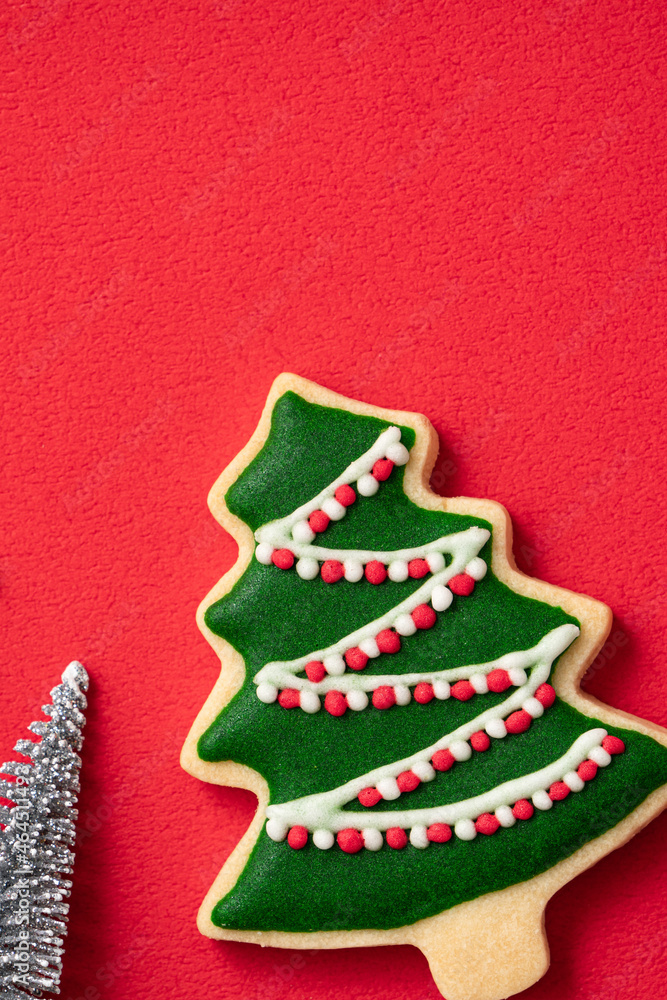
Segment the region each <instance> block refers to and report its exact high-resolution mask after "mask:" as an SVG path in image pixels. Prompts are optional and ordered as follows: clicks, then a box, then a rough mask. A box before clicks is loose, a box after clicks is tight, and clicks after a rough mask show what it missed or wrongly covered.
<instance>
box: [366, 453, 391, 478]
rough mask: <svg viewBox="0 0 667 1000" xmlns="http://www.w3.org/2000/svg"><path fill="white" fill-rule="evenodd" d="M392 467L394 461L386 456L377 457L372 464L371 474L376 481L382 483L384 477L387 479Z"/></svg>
mask: <svg viewBox="0 0 667 1000" xmlns="http://www.w3.org/2000/svg"><path fill="white" fill-rule="evenodd" d="M393 468H394V463H393V462H392V461H390V460H389V459H388V458H378V460H377V462H376V463H375V465H374V466H373V472H372V473H371V475H372V476H373V477H374V478H375V479H377V481H378V483H383V482H384V481H385V479H389V477H390V475H391V470H392V469H393Z"/></svg>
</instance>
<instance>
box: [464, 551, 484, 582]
mask: <svg viewBox="0 0 667 1000" xmlns="http://www.w3.org/2000/svg"><path fill="white" fill-rule="evenodd" d="M486 570H487V565H486V563H485V562H484V560H483V559H480V557H479V556H475V558H474V559H471V560H470V562H469V563H468V565H467V566H466V570H465V571H466V573H467V574H468V576H471V577H472V578H473V580H483V579H484V577H485V576H486Z"/></svg>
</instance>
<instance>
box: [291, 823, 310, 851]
mask: <svg viewBox="0 0 667 1000" xmlns="http://www.w3.org/2000/svg"><path fill="white" fill-rule="evenodd" d="M287 843H288V844H289V845H290V847H293V848H294V850H295V851H300V850H301V848H302V847H305V846H306V844H307V843H308V831H307V830H306V828H305V826H293V827H292V829H291V830H290V832H289V833H288V834H287Z"/></svg>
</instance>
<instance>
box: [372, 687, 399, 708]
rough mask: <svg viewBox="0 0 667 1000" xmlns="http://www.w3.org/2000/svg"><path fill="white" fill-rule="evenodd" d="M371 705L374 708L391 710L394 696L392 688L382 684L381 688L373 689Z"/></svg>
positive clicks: (394, 699)
mask: <svg viewBox="0 0 667 1000" xmlns="http://www.w3.org/2000/svg"><path fill="white" fill-rule="evenodd" d="M373 704H374V706H375V707H376V708H380V709H385V708H391V706H392V705H395V704H396V695H395V693H394V689H393V687H389V686H388V685H387V684H383V685H382V686H381V687H377V688H375V691H373Z"/></svg>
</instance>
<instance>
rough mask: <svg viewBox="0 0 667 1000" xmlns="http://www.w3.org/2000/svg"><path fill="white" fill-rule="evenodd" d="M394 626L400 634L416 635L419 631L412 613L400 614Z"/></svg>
mask: <svg viewBox="0 0 667 1000" xmlns="http://www.w3.org/2000/svg"><path fill="white" fill-rule="evenodd" d="M394 628H395V629H396V631H397V632H398V634H399V635H414V634H415V632H416V631H417V626H416V625H415V623H414V621H413V620H412V615H399V616H398V618H397V619H396V621H395V622H394Z"/></svg>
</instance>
